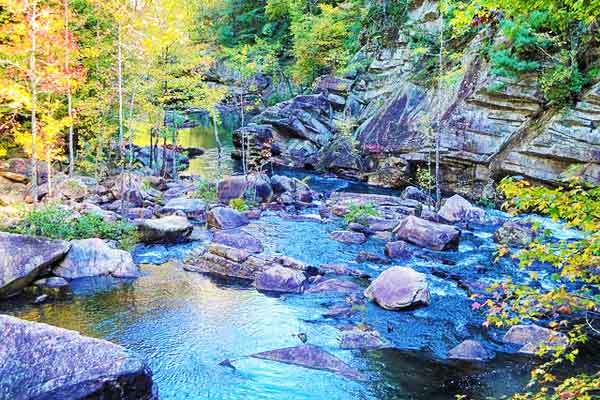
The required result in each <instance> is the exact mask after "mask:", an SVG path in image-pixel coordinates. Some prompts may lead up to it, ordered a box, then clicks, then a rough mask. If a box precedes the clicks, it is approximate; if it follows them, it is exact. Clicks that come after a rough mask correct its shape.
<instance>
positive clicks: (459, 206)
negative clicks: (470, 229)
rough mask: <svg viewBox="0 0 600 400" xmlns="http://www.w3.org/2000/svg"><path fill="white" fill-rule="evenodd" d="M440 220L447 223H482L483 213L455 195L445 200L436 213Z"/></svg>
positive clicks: (480, 209)
mask: <svg viewBox="0 0 600 400" xmlns="http://www.w3.org/2000/svg"><path fill="white" fill-rule="evenodd" d="M438 215H439V216H440V218H442V219H443V220H444V221H447V222H452V223H454V222H461V221H463V222H474V223H482V222H483V221H484V219H485V211H484V210H483V209H482V208H479V207H475V206H474V205H472V204H471V203H470V202H469V201H468V200H466V199H464V198H463V197H461V196H459V195H457V194H455V195H454V196H452V197H450V198H449V199H446V201H445V202H444V205H443V206H442V208H440V211H439V212H438Z"/></svg>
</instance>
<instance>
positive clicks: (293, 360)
mask: <svg viewBox="0 0 600 400" xmlns="http://www.w3.org/2000/svg"><path fill="white" fill-rule="evenodd" d="M251 357H254V358H259V359H263V360H271V361H277V362H280V363H284V364H292V365H299V366H301V367H305V368H311V369H317V370H323V371H329V372H333V373H335V374H338V375H341V376H344V377H347V378H350V379H357V380H362V379H364V376H363V374H362V373H361V372H360V371H358V370H357V369H354V368H352V367H351V366H349V365H348V364H346V363H345V362H343V361H342V360H340V359H339V358H337V357H336V356H334V355H332V354H330V353H328V352H326V351H325V350H323V349H322V348H320V347H317V346H313V345H310V344H305V345H301V346H296V347H286V348H283V349H277V350H271V351H265V352H262V353H256V354H252V355H251Z"/></svg>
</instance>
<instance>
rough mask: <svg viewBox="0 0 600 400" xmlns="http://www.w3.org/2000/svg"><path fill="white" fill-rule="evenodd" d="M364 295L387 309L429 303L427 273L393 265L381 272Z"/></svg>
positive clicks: (398, 308) (399, 308)
mask: <svg viewBox="0 0 600 400" xmlns="http://www.w3.org/2000/svg"><path fill="white" fill-rule="evenodd" d="M364 295H365V297H366V298H368V299H369V300H372V301H374V302H375V303H377V304H378V305H379V306H381V307H382V308H385V309H386V310H402V309H405V308H409V307H416V306H421V305H427V304H429V285H428V283H427V277H426V276H425V274H422V273H420V272H417V271H415V270H414V269H412V268H405V267H392V268H389V269H387V270H385V271H383V272H382V273H381V275H379V276H378V277H377V278H376V279H375V280H374V281H373V282H372V283H371V284H370V285H369V287H368V288H367V289H366V290H365V292H364Z"/></svg>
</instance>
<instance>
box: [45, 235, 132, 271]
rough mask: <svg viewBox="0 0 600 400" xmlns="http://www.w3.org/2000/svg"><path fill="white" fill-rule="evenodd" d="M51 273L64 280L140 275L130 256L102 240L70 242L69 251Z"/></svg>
mask: <svg viewBox="0 0 600 400" xmlns="http://www.w3.org/2000/svg"><path fill="white" fill-rule="evenodd" d="M53 272H54V274H55V275H56V276H60V277H61V278H65V279H77V278H83V277H88V276H101V275H112V276H114V277H116V278H137V277H138V276H139V275H140V270H139V269H138V267H137V266H136V265H135V264H134V263H133V259H132V258H131V254H129V253H128V252H126V251H123V250H117V249H113V248H111V247H109V246H108V245H107V244H106V242H105V241H104V240H102V239H83V240H73V241H71V250H70V251H69V253H68V254H67V256H66V257H65V259H64V260H63V261H62V262H61V263H60V264H59V265H58V267H56V268H55V269H54V271H53Z"/></svg>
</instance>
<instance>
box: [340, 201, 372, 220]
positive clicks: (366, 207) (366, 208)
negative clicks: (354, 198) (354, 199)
mask: <svg viewBox="0 0 600 400" xmlns="http://www.w3.org/2000/svg"><path fill="white" fill-rule="evenodd" d="M377 216H379V211H377V209H376V208H375V206H374V205H373V204H371V203H367V204H351V205H350V207H348V213H347V214H346V215H345V216H344V220H345V221H346V223H350V222H357V221H360V220H361V219H363V218H366V217H377Z"/></svg>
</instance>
